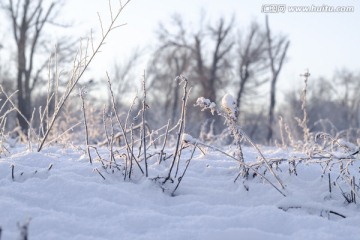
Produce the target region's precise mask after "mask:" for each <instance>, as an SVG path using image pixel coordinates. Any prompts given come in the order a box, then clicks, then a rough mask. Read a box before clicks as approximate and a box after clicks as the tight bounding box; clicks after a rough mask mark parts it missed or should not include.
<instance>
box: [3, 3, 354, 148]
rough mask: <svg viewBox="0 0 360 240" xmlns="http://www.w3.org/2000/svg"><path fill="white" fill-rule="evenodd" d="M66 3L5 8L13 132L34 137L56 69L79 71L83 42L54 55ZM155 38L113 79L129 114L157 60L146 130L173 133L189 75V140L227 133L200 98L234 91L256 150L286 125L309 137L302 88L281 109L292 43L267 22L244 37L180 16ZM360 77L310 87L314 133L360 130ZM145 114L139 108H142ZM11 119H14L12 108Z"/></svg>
mask: <svg viewBox="0 0 360 240" xmlns="http://www.w3.org/2000/svg"><path fill="white" fill-rule="evenodd" d="M61 4H62V3H60V2H59V1H50V2H47V3H46V4H45V3H44V2H43V1H42V0H36V1H30V0H16V1H13V0H8V1H2V5H1V7H2V10H3V11H4V12H5V14H6V17H7V18H6V20H7V23H8V24H9V26H10V29H11V31H12V33H11V35H7V37H8V38H10V37H11V38H12V39H13V40H12V41H13V44H12V45H11V46H4V45H3V44H1V45H0V59H1V54H2V52H4V51H11V52H12V53H14V54H15V56H16V58H15V59H12V62H11V64H13V65H14V69H16V72H15V73H11V72H9V71H6V67H5V66H4V63H3V62H2V61H1V66H0V83H1V84H2V86H3V88H4V91H6V92H7V94H8V95H10V94H11V92H13V91H14V90H17V93H16V100H17V101H16V104H17V106H18V109H19V110H20V112H21V114H17V116H14V120H13V121H12V124H10V125H11V127H13V126H14V125H15V122H16V124H17V125H19V126H20V127H21V129H22V130H23V131H26V130H27V128H28V125H27V123H26V122H27V121H30V119H31V117H32V112H33V109H34V107H39V106H41V105H44V104H46V102H44V101H45V100H44V99H46V97H45V95H46V93H45V91H44V87H43V86H44V84H45V85H46V84H47V83H46V82H47V80H48V79H49V71H47V67H48V66H49V65H50V64H53V65H54V64H61V63H63V62H70V61H71V57H69V56H73V55H74V54H75V52H76V50H74V48H73V46H74V44H73V43H74V41H73V40H72V39H69V38H66V37H62V38H61V39H59V40H58V44H57V49H56V51H50V50H49V49H50V47H49V46H48V44H47V42H48V41H47V40H48V39H47V37H48V36H49V35H48V33H49V32H51V31H54V28H57V27H59V26H60V27H64V26H63V25H61V24H57V23H56V20H57V18H58V13H59V9H58V8H60V7H61ZM45 26H46V27H45ZM2 30H3V29H2ZM155 37H156V40H157V45H156V46H145V47H148V49H149V50H147V51H140V50H135V51H134V53H133V55H132V56H131V57H129V58H128V59H126V60H125V61H123V62H122V63H121V64H120V63H116V64H115V65H114V69H113V71H112V74H111V78H112V81H113V87H114V92H115V95H116V97H117V98H118V104H119V105H120V106H122V107H123V109H124V111H126V110H127V109H126V107H127V106H126V103H124V102H123V101H122V99H121V98H122V96H123V94H125V93H127V92H128V91H129V88H131V86H132V85H135V84H137V85H139V86H140V81H137V80H138V78H139V77H138V76H136V74H134V72H139V69H138V62H139V59H141V58H142V56H143V55H144V54H149V51H150V56H151V57H150V60H149V63H148V69H146V84H147V87H148V90H147V95H148V105H149V106H150V108H151V109H150V110H149V111H148V112H147V121H148V123H149V125H150V126H152V128H153V129H156V128H157V127H159V126H162V125H164V124H165V123H166V122H167V121H168V119H170V121H172V124H175V123H176V122H177V119H179V115H180V108H181V97H182V94H181V92H182V88H181V86H180V85H179V82H177V80H176V76H179V75H180V74H183V75H185V76H187V77H188V78H189V80H190V85H191V86H192V90H191V95H190V98H189V102H188V111H187V118H188V120H187V131H188V132H191V133H192V134H194V135H199V134H200V132H201V133H202V134H203V136H205V135H209V134H210V135H211V134H219V133H221V131H222V130H223V120H221V119H219V118H217V116H212V115H211V113H210V112H199V109H197V108H194V107H193V104H194V102H195V101H196V99H197V98H198V97H200V96H203V97H205V98H208V99H210V100H211V101H214V102H219V100H220V99H221V97H222V96H223V95H224V94H225V93H227V92H229V93H231V94H233V96H234V97H235V99H236V104H237V107H238V109H239V114H238V116H237V117H238V121H239V124H240V126H242V128H243V129H244V130H245V131H246V132H247V133H248V135H249V136H250V137H251V138H252V139H254V140H255V141H257V142H261V143H271V142H274V141H275V140H277V139H279V130H278V121H279V117H283V118H284V119H285V121H286V122H288V125H289V126H290V127H291V129H292V131H294V135H297V136H299V137H300V135H301V129H299V127H298V126H297V123H296V121H295V120H294V117H300V118H301V116H302V112H301V100H300V99H301V98H300V95H301V89H289V90H288V92H287V93H285V95H286V97H285V101H284V102H278V101H277V95H278V90H277V89H278V88H277V85H278V81H279V75H280V73H281V70H282V69H283V68H284V67H286V59H287V51H288V49H289V47H290V40H289V39H288V37H287V36H284V35H281V34H279V33H276V32H273V31H272V29H271V22H270V20H269V18H268V17H267V16H266V17H265V18H264V21H263V22H252V23H251V24H250V25H249V26H248V27H247V28H246V30H241V29H240V28H239V27H238V26H237V25H236V21H235V18H234V17H232V18H225V17H223V18H219V19H217V20H212V21H210V20H208V19H207V18H206V16H205V14H201V15H200V18H199V24H191V23H188V22H186V21H184V19H183V18H182V17H181V16H180V15H173V16H172V17H170V18H169V20H167V21H164V22H163V23H160V24H159V26H158V28H157V29H156V34H155ZM120 47H121V46H120ZM71 52H73V53H72V54H71ZM46 54H47V56H46ZM48 55H52V56H53V57H54V56H56V61H57V62H58V63H54V61H52V62H51V63H49V60H48V59H49V58H48V57H49V56H48ZM44 56H45V57H44ZM44 59H45V60H44ZM35 63H36V64H35ZM310 70H311V69H310ZM299 74H300V73H299ZM359 78H360V76H359V74H358V73H353V72H349V71H347V70H343V71H341V72H336V73H335V74H334V77H333V79H325V78H321V79H311V78H310V83H309V93H308V96H307V97H308V103H307V111H308V125H309V126H310V127H311V130H313V131H317V130H321V131H327V132H329V131H341V130H344V129H359V127H360V95H359V94H358V92H359V90H360V79H359ZM94 82H96V83H94V84H103V83H99V82H98V81H94ZM51 84H52V83H50V86H49V87H52V86H51ZM41 89H43V90H41ZM35 93H36V94H35ZM1 94H3V93H1ZM108 99H110V97H108ZM0 104H2V105H3V104H5V102H4V101H2V102H1V103H0ZM6 104H9V103H8V102H6ZM127 104H130V102H129V103H127ZM137 107H138V108H140V103H139V105H138V106H137ZM135 108H136V106H135ZM2 111H6V107H4V108H2ZM15 119H17V120H15Z"/></svg>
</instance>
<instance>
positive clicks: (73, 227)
mask: <svg viewBox="0 0 360 240" xmlns="http://www.w3.org/2000/svg"><path fill="white" fill-rule="evenodd" d="M225 150H226V149H225ZM9 151H10V152H11V154H7V155H3V156H2V158H1V159H0V213H1V214H0V226H1V228H2V235H1V240H8V239H9V240H12V239H19V237H20V230H19V227H18V226H17V224H20V226H21V225H24V224H25V223H26V222H27V221H28V220H29V219H31V220H30V223H29V229H28V230H29V239H30V240H35V239H36V240H41V239H47V240H49V239H83V240H95V239H132V240H134V239H173V240H175V239H179V240H180V239H181V240H183V239H208V240H211V239H214V240H215V239H222V240H225V239H269V240H270V239H274V240H283V239H289V240H290V239H291V240H293V239H324V240H325V239H326V240H329V239H334V240H335V239H347V240H349V239H354V240H355V239H360V227H359V226H360V214H359V213H360V211H359V206H358V205H356V204H354V203H352V204H346V203H345V199H344V197H343V196H342V194H341V192H340V190H339V188H336V187H333V189H332V192H331V193H330V192H329V184H328V176H327V175H326V176H324V177H321V174H322V169H321V168H320V166H319V164H313V165H311V164H308V165H305V164H299V165H298V166H297V169H296V170H297V176H296V175H294V174H291V175H290V174H289V166H288V164H281V165H280V166H279V167H280V168H279V169H278V170H277V171H276V173H277V174H278V175H279V177H280V178H281V180H282V181H283V182H284V184H285V185H286V189H285V190H284V193H285V194H286V197H284V196H282V195H281V194H280V193H279V192H278V191H277V190H276V189H275V188H273V187H272V186H271V185H270V184H269V183H267V182H265V181H264V180H263V179H262V178H260V177H256V178H254V179H252V178H251V177H250V178H249V179H248V180H246V181H244V180H243V179H239V180H238V181H236V182H235V183H234V179H235V178H236V176H237V175H238V172H239V165H238V163H237V162H235V161H234V160H232V159H230V158H226V157H224V156H223V155H220V154H219V153H218V152H215V151H212V150H210V149H207V150H206V151H207V152H206V155H204V154H203V153H201V152H200V151H198V150H196V151H195V155H194V157H193V159H192V161H191V162H190V165H189V168H188V170H187V172H186V174H185V176H184V178H183V180H182V182H181V184H180V186H179V188H178V189H177V191H176V192H175V196H171V194H170V189H173V188H174V186H175V185H174V184H168V185H165V186H163V189H162V188H161V187H160V185H159V184H158V183H157V182H156V181H154V180H152V179H154V178H156V177H158V176H163V175H164V174H165V172H166V170H167V169H168V167H169V162H170V161H168V162H163V163H161V164H160V165H159V164H158V162H157V160H156V157H153V160H151V161H150V162H149V164H150V165H149V178H145V177H144V176H143V175H142V174H140V172H139V171H134V175H133V178H132V180H131V181H128V180H127V181H124V179H123V178H124V177H123V175H122V174H121V173H120V172H119V171H117V172H115V173H114V174H112V173H108V172H105V171H103V170H102V168H101V164H100V163H99V162H97V161H95V162H94V163H93V164H92V165H91V164H90V163H89V161H88V159H87V158H86V157H85V155H84V154H83V152H82V151H79V150H75V149H71V148H61V147H51V148H47V149H45V150H43V151H42V152H40V153H37V152H35V151H33V152H32V151H29V150H26V149H25V148H21V147H18V148H9ZM263 151H264V154H266V156H267V157H269V156H272V157H286V156H287V157H289V156H290V155H292V154H295V153H291V152H289V151H285V150H277V149H275V148H266V149H265V150H263ZM191 152H192V148H187V149H185V150H184V153H183V156H182V158H183V159H184V161H186V160H187V159H189V158H190V155H191ZM100 154H107V152H106V150H105V149H103V150H100ZM256 155H257V154H256V152H255V151H254V150H253V148H248V147H247V148H244V157H245V160H246V161H255V157H256ZM49 168H50V170H49ZM94 169H98V170H99V171H100V172H101V173H102V174H103V176H104V177H105V180H104V179H103V178H102V177H101V176H100V174H99V173H98V172H97V171H94ZM357 169H358V166H357ZM12 170H13V173H12ZM180 171H181V172H182V171H183V170H180ZM332 174H334V177H333V178H334V181H335V178H336V176H337V174H336V172H334V173H332ZM266 176H268V177H269V178H270V179H272V181H273V180H274V179H273V178H271V177H272V176H271V175H266ZM167 188H168V189H167ZM247 189H248V191H247ZM343 190H344V191H345V190H348V189H347V188H346V185H344V186H343Z"/></svg>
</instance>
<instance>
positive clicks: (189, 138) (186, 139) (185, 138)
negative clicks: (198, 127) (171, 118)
mask: <svg viewBox="0 0 360 240" xmlns="http://www.w3.org/2000/svg"><path fill="white" fill-rule="evenodd" d="M182 141H183V142H184V143H192V144H194V143H195V139H194V138H193V137H192V136H191V135H190V134H186V133H184V134H183V135H182Z"/></svg>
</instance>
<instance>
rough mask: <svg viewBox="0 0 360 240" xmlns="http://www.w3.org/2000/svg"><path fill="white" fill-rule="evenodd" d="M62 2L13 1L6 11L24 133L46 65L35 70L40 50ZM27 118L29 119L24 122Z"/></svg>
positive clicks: (18, 116) (19, 117) (19, 115)
mask: <svg viewBox="0 0 360 240" xmlns="http://www.w3.org/2000/svg"><path fill="white" fill-rule="evenodd" d="M57 5H59V2H57V1H52V2H50V3H49V4H45V3H44V1H43V0H36V1H30V0H17V1H15V2H14V1H13V0H9V2H8V6H7V7H6V10H7V12H8V13H9V16H10V19H11V22H12V31H13V36H14V40H15V43H16V48H17V77H16V84H17V89H18V93H17V100H18V109H19V111H20V113H18V115H17V118H18V121H19V124H20V126H21V128H22V129H23V130H25V131H26V130H27V129H28V128H29V126H28V123H27V121H28V120H29V119H30V118H31V114H32V97H31V94H32V92H33V90H34V88H35V87H36V86H37V84H38V81H39V75H40V73H41V71H42V70H43V69H44V68H46V64H42V65H40V66H39V68H38V69H37V70H35V65H36V64H35V59H36V55H37V52H38V50H39V44H40V38H41V36H42V33H43V30H44V27H45V25H46V24H47V23H50V22H52V21H53V19H54V17H55V16H54V13H55V12H56V9H55V8H56V6H57ZM24 118H25V119H24Z"/></svg>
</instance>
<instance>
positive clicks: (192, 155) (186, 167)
mask: <svg viewBox="0 0 360 240" xmlns="http://www.w3.org/2000/svg"><path fill="white" fill-rule="evenodd" d="M196 148H197V144H196V143H195V145H194V149H193V150H192V152H191V155H190V158H189V159H188V160H187V161H186V166H185V169H184V172H183V173H182V175H181V176H180V177H179V178H178V183H177V184H176V187H175V188H174V190H173V191H172V193H171V195H172V196H174V194H175V191H176V189H178V187H179V185H180V183H181V181H182V179H183V178H184V176H185V173H186V171H187V169H188V167H189V165H190V162H191V160H192V159H193V157H194V153H195V150H196Z"/></svg>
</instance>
